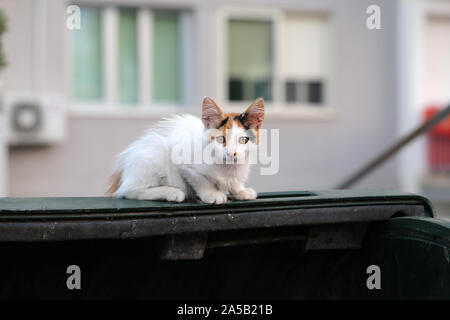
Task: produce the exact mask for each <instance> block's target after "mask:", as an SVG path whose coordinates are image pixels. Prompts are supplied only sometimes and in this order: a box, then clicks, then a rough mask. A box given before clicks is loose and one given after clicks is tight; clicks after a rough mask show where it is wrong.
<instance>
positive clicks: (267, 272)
mask: <svg viewBox="0 0 450 320" xmlns="http://www.w3.org/2000/svg"><path fill="white" fill-rule="evenodd" d="M449 248H450V223H448V222H444V221H441V220H437V219H435V218H434V213H433V207H432V205H431V204H430V202H429V201H428V200H427V199H426V198H423V197H421V196H417V195H412V194H405V193H394V192H387V191H355V190H328V191H311V192H309V191H308V192H275V193H260V194H259V196H258V199H256V200H254V201H231V200H230V201H229V202H227V203H226V204H223V205H211V204H204V203H201V202H196V203H187V202H186V203H167V202H157V201H138V200H127V199H115V198H2V199H0V252H1V253H2V257H3V259H2V263H1V264H0V298H1V299H30V298H31V299H36V298H37V299H119V298H120V299H123V298H126V299H436V298H437V299H448V298H450V259H449ZM75 275H76V277H75ZM74 277H75V278H74Z"/></svg>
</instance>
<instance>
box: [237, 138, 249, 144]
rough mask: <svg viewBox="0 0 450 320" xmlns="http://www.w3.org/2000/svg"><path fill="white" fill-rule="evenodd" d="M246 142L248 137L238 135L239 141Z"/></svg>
mask: <svg viewBox="0 0 450 320" xmlns="http://www.w3.org/2000/svg"><path fill="white" fill-rule="evenodd" d="M247 142H248V137H240V138H239V143H241V144H246V143H247Z"/></svg>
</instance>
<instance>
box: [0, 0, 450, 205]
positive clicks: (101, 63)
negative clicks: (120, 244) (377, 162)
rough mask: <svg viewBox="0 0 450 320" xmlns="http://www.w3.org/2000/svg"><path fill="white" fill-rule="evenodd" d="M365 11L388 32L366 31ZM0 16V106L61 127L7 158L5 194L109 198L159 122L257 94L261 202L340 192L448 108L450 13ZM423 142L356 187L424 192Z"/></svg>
mask: <svg viewBox="0 0 450 320" xmlns="http://www.w3.org/2000/svg"><path fill="white" fill-rule="evenodd" d="M72 5H77V6H78V7H79V8H80V9H81V16H80V28H78V27H77V24H76V21H75V22H74V20H73V19H74V14H76V8H74V7H71V6H72ZM370 5H376V6H378V7H379V8H380V14H381V15H380V18H381V20H380V21H381V29H371V28H369V27H368V26H367V19H368V18H369V17H370V15H371V13H368V12H367V8H368V7H369V6H370ZM0 8H1V9H3V10H4V11H5V12H6V14H7V16H8V18H9V23H8V25H9V28H8V29H9V30H8V32H7V34H6V35H5V37H4V39H3V43H4V48H5V51H6V54H7V57H8V67H7V68H6V69H5V70H4V71H3V72H2V73H1V79H2V82H3V89H2V90H3V93H4V95H5V96H10V97H12V98H10V99H12V100H13V101H14V99H15V98H14V97H21V96H39V97H40V98H36V99H38V100H39V99H40V100H39V101H53V102H45V103H47V104H48V105H54V106H58V108H59V106H60V105H61V104H62V105H64V110H65V115H64V117H63V118H64V119H63V120H61V121H60V120H52V121H54V123H56V122H61V123H63V124H62V126H64V130H61V127H59V129H58V130H54V132H53V131H52V133H50V134H49V136H50V137H49V138H48V139H47V140H48V141H49V142H48V143H46V144H45V143H44V144H45V146H43V145H39V144H38V143H33V141H31V142H29V143H26V141H22V142H20V141H19V142H18V143H15V146H11V147H9V154H8V156H7V160H8V161H7V163H6V166H4V167H8V169H3V173H2V174H3V180H4V181H6V183H5V186H6V187H7V190H8V191H7V194H8V195H10V196H99V195H102V194H103V193H104V191H105V189H106V185H107V180H108V176H109V175H110V173H111V167H112V162H113V158H114V156H115V155H116V154H117V153H118V152H120V151H121V150H122V149H123V148H124V147H125V146H126V145H127V144H129V143H130V142H131V141H132V140H134V139H135V138H136V137H137V136H138V135H140V134H141V133H142V132H143V130H144V129H145V128H146V127H147V126H149V125H151V124H152V123H154V121H156V120H158V119H159V118H160V117H161V116H164V115H168V114H172V113H181V112H188V113H193V114H197V115H199V114H200V105H201V100H202V98H203V97H204V96H210V97H212V98H214V99H215V100H216V102H218V104H219V105H220V106H221V107H222V108H223V109H226V110H234V109H239V110H243V109H244V108H246V107H247V105H248V104H249V103H250V101H251V100H252V99H254V98H255V97H257V96H263V97H264V98H265V101H266V103H267V108H266V110H267V111H266V119H267V120H266V121H267V122H266V128H278V129H280V145H279V148H280V149H279V151H280V167H279V172H278V174H276V175H272V176H261V175H260V174H259V171H258V170H257V168H255V170H253V171H252V176H251V178H250V180H251V182H250V184H251V185H253V186H255V187H256V189H257V190H258V191H273V190H294V189H295V190H306V189H307V190H314V189H328V188H333V187H335V186H336V185H337V184H338V183H339V182H341V181H342V180H344V179H345V178H346V177H348V176H349V175H350V174H351V173H353V172H354V171H355V170H357V169H358V168H360V167H361V166H362V165H363V164H364V163H365V162H367V161H368V160H370V159H371V158H372V157H374V156H376V155H377V154H378V153H379V152H380V151H382V150H383V149H384V148H385V147H387V146H388V145H389V144H390V143H392V142H394V141H395V139H397V138H398V137H399V136H400V135H401V134H404V133H405V132H407V131H408V130H410V129H411V128H412V127H414V126H415V125H416V124H417V123H418V122H419V121H420V120H421V119H422V118H423V110H424V109H425V108H426V107H427V106H428V105H430V104H437V105H443V104H444V103H446V102H447V101H450V90H448V88H449V86H450V56H449V55H448V50H446V49H445V48H449V46H450V42H449V41H450V39H449V38H450V37H449V36H448V35H449V34H450V32H449V31H450V2H449V1H424V0H420V1H419V0H416V1H414V0H411V1H409V0H397V1H389V0H386V1H360V0H347V1H332V0H318V1H311V0H282V1H279V0H259V1H255V0H240V1H224V0H209V1H201V0H169V1H153V0H133V1H125V0H122V1H121V0H118V1H106V0H103V1H102V0H95V1H94V0H92V1H91V0H80V1H74V2H72V1H70V2H69V1H48V0H2V1H1V2H0ZM50 96H51V97H54V98H51V99H50V98H46V97H50ZM16 99H19V98H16ZM46 99H47V100H46ZM49 99H50V100H49ZM55 101H59V102H58V103H56V102H55ZM42 103H44V102H42ZM47 108H48V110H51V109H52V108H53V109H55V110H56V108H57V107H47ZM47 112H50V114H51V111H47ZM55 112H56V111H55ZM45 117H51V116H49V115H46V116H45ZM10 118H11V117H8V119H10ZM24 118H26V117H24ZM55 118H56V117H55ZM18 119H19V118H18ZM19 120H20V119H19ZM20 121H22V120H20ZM23 121H25V123H26V121H27V120H23ZM55 126H61V124H55ZM52 136H53V137H52ZM52 138H55V139H52ZM44 140H45V139H44ZM53 140H54V141H53ZM424 141H425V140H424V139H423V138H422V139H420V140H418V141H416V142H415V143H414V144H413V145H411V146H409V147H408V148H407V149H406V150H403V151H402V153H401V154H400V155H399V156H398V157H396V158H395V159H392V160H391V161H390V162H388V163H386V164H385V165H383V166H382V167H381V168H379V169H378V170H377V171H376V172H373V173H372V174H371V175H370V176H368V177H367V178H366V179H364V180H363V181H361V182H360V183H359V184H358V185H356V186H355V187H356V188H388V189H401V190H406V191H413V192H419V193H420V192H421V190H422V182H421V181H422V177H423V175H424V174H425V173H426V172H427V162H426V161H427V160H426V150H425V144H424ZM30 145H32V146H30ZM0 159H1V153H0ZM0 165H1V161H0ZM1 177H2V176H1V175H0V178H1ZM0 190H1V189H0ZM449 195H450V193H449ZM449 198H450V197H449Z"/></svg>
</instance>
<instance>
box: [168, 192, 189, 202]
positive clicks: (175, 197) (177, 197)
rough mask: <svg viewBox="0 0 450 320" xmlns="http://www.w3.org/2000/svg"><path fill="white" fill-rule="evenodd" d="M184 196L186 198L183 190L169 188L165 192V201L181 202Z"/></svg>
mask: <svg viewBox="0 0 450 320" xmlns="http://www.w3.org/2000/svg"><path fill="white" fill-rule="evenodd" d="M185 198H186V195H185V194H184V192H183V191H181V190H177V189H173V190H170V191H169V192H167V194H166V200H167V201H172V202H183V201H184V199H185Z"/></svg>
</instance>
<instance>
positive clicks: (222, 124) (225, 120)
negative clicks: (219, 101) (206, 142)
mask: <svg viewBox="0 0 450 320" xmlns="http://www.w3.org/2000/svg"><path fill="white" fill-rule="evenodd" d="M227 121H228V117H226V118H225V119H223V120H222V122H221V123H220V124H219V125H218V126H217V128H216V129H219V128H221V127H223V126H224V125H225V123H227Z"/></svg>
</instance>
